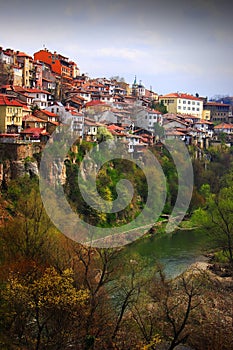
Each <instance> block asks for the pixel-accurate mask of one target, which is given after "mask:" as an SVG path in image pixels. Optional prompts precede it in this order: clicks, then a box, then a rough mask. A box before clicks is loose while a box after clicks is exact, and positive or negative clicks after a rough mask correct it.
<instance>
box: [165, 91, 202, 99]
mask: <svg viewBox="0 0 233 350" xmlns="http://www.w3.org/2000/svg"><path fill="white" fill-rule="evenodd" d="M160 97H162V98H163V97H165V98H166V97H167V98H169V97H173V98H182V99H187V100H196V101H202V99H201V98H199V97H196V96H193V95H189V94H184V93H181V92H173V93H170V94H166V95H163V96H160Z"/></svg>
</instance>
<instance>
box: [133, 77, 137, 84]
mask: <svg viewBox="0 0 233 350" xmlns="http://www.w3.org/2000/svg"><path fill="white" fill-rule="evenodd" d="M136 84H137V77H136V75H135V78H134V82H133V85H136Z"/></svg>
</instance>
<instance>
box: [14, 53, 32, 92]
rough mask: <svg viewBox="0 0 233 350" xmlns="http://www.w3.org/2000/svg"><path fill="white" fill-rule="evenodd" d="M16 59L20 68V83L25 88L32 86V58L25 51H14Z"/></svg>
mask: <svg viewBox="0 0 233 350" xmlns="http://www.w3.org/2000/svg"><path fill="white" fill-rule="evenodd" d="M16 60H17V64H18V66H19V67H21V68H22V71H23V77H22V85H23V86H24V87H26V88H32V87H33V86H34V66H33V59H32V57H31V56H30V55H28V54H26V53H25V52H20V51H17V52H16Z"/></svg>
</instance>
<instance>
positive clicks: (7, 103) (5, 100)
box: [0, 95, 23, 107]
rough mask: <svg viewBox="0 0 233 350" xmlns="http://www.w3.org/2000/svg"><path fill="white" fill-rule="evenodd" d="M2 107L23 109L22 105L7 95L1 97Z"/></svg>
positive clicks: (0, 103) (0, 104)
mask: <svg viewBox="0 0 233 350" xmlns="http://www.w3.org/2000/svg"><path fill="white" fill-rule="evenodd" d="M0 106H14V107H23V105H22V104H21V103H19V102H17V101H15V100H11V99H9V98H8V96H7V95H0Z"/></svg>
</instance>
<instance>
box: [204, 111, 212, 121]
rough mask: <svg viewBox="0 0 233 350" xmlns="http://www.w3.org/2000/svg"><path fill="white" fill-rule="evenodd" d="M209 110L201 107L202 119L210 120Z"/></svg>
mask: <svg viewBox="0 0 233 350" xmlns="http://www.w3.org/2000/svg"><path fill="white" fill-rule="evenodd" d="M210 116H211V115H210V111H209V110H208V109H203V112H202V119H204V120H210Z"/></svg>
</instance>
